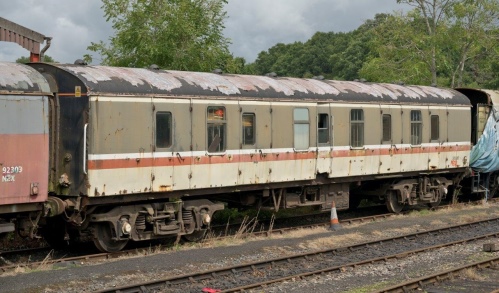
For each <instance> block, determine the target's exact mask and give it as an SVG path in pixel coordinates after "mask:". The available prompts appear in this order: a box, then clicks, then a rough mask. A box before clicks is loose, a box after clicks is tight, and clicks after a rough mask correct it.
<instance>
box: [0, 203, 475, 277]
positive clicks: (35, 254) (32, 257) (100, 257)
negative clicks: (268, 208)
mask: <svg viewBox="0 0 499 293" xmlns="http://www.w3.org/2000/svg"><path fill="white" fill-rule="evenodd" d="M477 203H478V202H471V203H462V204H459V205H458V206H466V205H470V204H471V205H475V204H477ZM448 207H449V205H442V206H440V207H438V208H436V209H445V208H448ZM454 207H456V205H454ZM434 209H435V208H434ZM409 212H410V211H409ZM344 215H348V214H344ZM394 215H396V214H394V213H385V214H374V215H370V216H364V217H351V218H348V216H346V217H345V218H344V219H342V220H340V223H341V224H342V225H351V224H355V223H365V222H373V221H378V220H382V219H386V218H389V217H391V216H394ZM308 216H313V215H308ZM316 216H320V215H319V214H316ZM342 216H343V215H342ZM301 217H304V216H301ZM329 224H330V223H329V221H327V222H317V223H316V222H312V223H310V224H305V225H296V226H292V227H285V228H278V229H274V228H268V229H266V230H258V231H254V230H244V231H242V232H241V230H240V229H239V230H238V229H237V225H240V223H237V224H233V227H236V228H234V229H229V231H231V230H232V231H235V232H233V233H230V234H229V235H224V236H214V237H209V238H205V239H204V240H203V241H205V242H209V241H213V240H224V239H226V238H236V237H237V238H248V237H271V236H273V235H283V234H285V233H289V232H291V231H296V230H301V229H315V228H320V227H327V226H329ZM221 227H222V226H221ZM215 235H219V234H215ZM171 246H172V244H171V243H169V244H164V245H157V246H154V247H153V248H152V247H151V246H148V247H138V248H133V249H128V250H123V251H120V252H116V253H89V252H88V249H87V250H84V251H86V252H87V253H86V254H84V255H78V252H76V253H75V252H71V251H57V252H55V253H54V252H53V251H51V250H50V248H37V249H23V250H18V251H16V250H12V251H3V252H0V261H2V262H3V263H5V265H2V266H0V273H5V272H10V271H13V270H15V269H17V268H24V269H27V270H32V269H37V268H40V267H50V266H55V267H57V266H59V265H62V266H76V265H83V264H86V263H89V262H97V261H105V260H110V259H116V258H120V257H133V256H137V255H144V256H145V255H150V254H153V253H155V252H156V251H158V250H159V251H160V250H163V249H168V248H170V247H171ZM44 252H45V253H44ZM75 254H76V255H75ZM67 255H72V256H71V257H67ZM19 259H22V260H23V261H18V260H19ZM26 259H29V261H25V260H26Z"/></svg>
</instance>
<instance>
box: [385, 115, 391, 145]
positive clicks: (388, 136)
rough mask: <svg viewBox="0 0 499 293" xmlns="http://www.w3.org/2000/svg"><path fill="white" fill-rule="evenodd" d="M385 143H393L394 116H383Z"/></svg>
mask: <svg viewBox="0 0 499 293" xmlns="http://www.w3.org/2000/svg"><path fill="white" fill-rule="evenodd" d="M383 141H387V142H391V141H392V116H391V115H388V114H383Z"/></svg>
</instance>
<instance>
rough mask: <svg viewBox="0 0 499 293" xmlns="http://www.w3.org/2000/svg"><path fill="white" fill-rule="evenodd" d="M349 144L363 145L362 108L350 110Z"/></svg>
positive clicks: (354, 145) (353, 145)
mask: <svg viewBox="0 0 499 293" xmlns="http://www.w3.org/2000/svg"><path fill="white" fill-rule="evenodd" d="M350 145H351V146H352V147H362V146H364V111H363V110H362V109H352V110H351V111H350Z"/></svg>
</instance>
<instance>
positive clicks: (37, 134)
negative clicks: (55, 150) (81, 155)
mask: <svg viewBox="0 0 499 293" xmlns="http://www.w3.org/2000/svg"><path fill="white" fill-rule="evenodd" d="M51 98H52V90H51V89H50V87H49V85H48V83H47V81H46V80H45V79H44V78H43V76H42V75H41V74H40V73H39V72H38V71H36V70H34V69H33V68H31V67H29V66H26V65H22V64H17V63H6V62H0V168H1V169H2V180H1V182H0V234H1V233H4V232H9V231H14V230H15V225H14V223H13V222H12V221H10V219H12V218H16V217H20V216H22V215H28V214H30V213H34V215H33V216H34V217H36V216H37V212H40V211H41V210H42V209H43V203H44V202H45V201H46V200H47V196H48V176H49V175H48V173H49V168H48V166H49V129H50V124H49V123H50V120H49V113H50V106H51V104H49V100H50V99H51ZM28 218H29V217H27V216H26V217H23V219H28ZM25 224H28V223H26V222H25V221H20V222H19V223H18V225H19V228H20V232H21V234H23V235H25V236H28V235H30V234H31V235H33V233H34V231H33V230H30V229H29V227H25ZM25 228H26V229H25Z"/></svg>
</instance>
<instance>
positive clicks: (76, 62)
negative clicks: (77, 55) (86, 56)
mask: <svg viewBox="0 0 499 293" xmlns="http://www.w3.org/2000/svg"><path fill="white" fill-rule="evenodd" d="M74 64H75V65H88V64H87V62H85V61H83V59H76V60H75V63H74Z"/></svg>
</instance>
